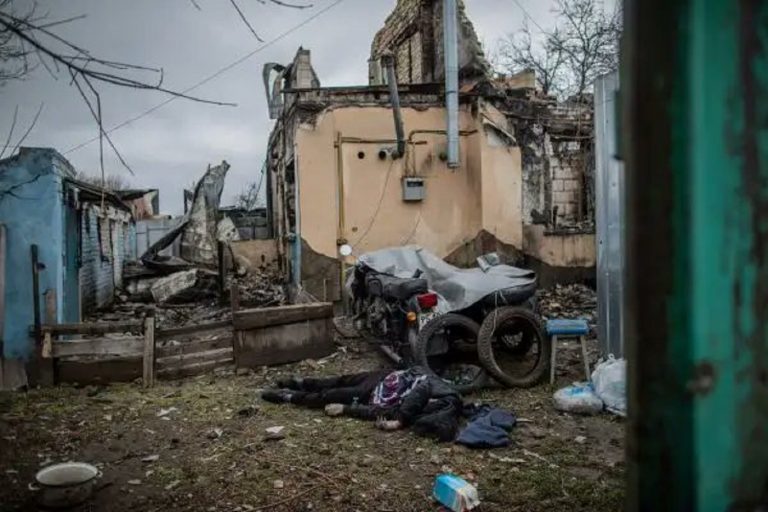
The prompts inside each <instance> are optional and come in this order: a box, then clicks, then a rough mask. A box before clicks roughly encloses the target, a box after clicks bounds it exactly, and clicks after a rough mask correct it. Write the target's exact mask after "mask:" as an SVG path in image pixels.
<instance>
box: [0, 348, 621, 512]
mask: <svg viewBox="0 0 768 512" xmlns="http://www.w3.org/2000/svg"><path fill="white" fill-rule="evenodd" d="M351 348H353V347H351ZM381 364H382V361H381V360H380V359H378V358H377V357H376V356H375V355H374V354H371V353H368V352H366V351H362V352H360V353H357V352H355V351H353V350H350V351H349V352H348V353H346V354H342V353H339V355H338V356H337V357H335V358H333V359H332V360H330V361H329V362H327V363H326V364H323V365H312V366H310V365H309V364H299V365H292V366H286V367H280V368H274V369H269V370H264V371H257V372H256V373H253V374H251V375H247V376H234V375H232V374H228V375H211V376H204V377H201V378H197V379H194V380H187V381H181V382H170V383H161V384H160V385H158V386H157V387H155V388H154V389H151V390H144V389H142V388H141V387H139V386H136V385H113V386H110V387H107V388H103V389H98V388H92V387H89V388H83V389H77V388H74V387H62V388H55V389H48V390H34V391H30V392H28V393H26V394H24V393H20V394H10V393H5V394H2V395H0V482H2V485H0V503H2V504H3V506H2V510H30V509H33V504H34V495H33V493H32V492H31V491H29V490H28V488H27V484H28V483H29V482H31V481H32V479H33V478H34V473H35V472H36V471H37V470H38V469H39V468H40V467H42V466H44V465H46V464H49V463H52V462H61V461H67V460H78V461H85V462H90V463H93V464H96V465H98V466H99V467H100V468H101V469H102V471H103V472H104V477H103V479H102V481H101V488H100V490H98V491H97V492H96V493H95V496H94V499H93V501H92V503H90V504H88V505H86V506H84V507H83V508H82V509H81V510H89V511H90V510H104V511H118V510H142V511H161V510H162V511H166V510H169V511H181V510H195V511H198V510H199V511H211V512H214V511H243V512H244V511H256V510H269V511H278V512H279V511H294V510H316V511H334V512H339V511H354V510H359V511H369V510H377V511H393V512H401V511H419V512H423V511H425V510H438V509H439V507H438V506H437V505H436V504H434V502H433V501H432V500H431V498H430V494H431V486H432V483H433V480H434V477H435V476H436V475H438V474H440V473H441V472H446V471H450V472H454V473H456V474H458V475H461V476H462V477H464V478H466V479H467V480H469V481H471V482H473V483H474V484H475V485H476V486H477V487H478V489H479V492H480V496H481V499H482V503H483V504H482V508H481V509H480V510H483V511H499V512H501V511H505V512H506V511H514V510H521V511H547V512H550V511H552V510H558V511H560V510H575V511H580V510H583V511H588V510H589V511H609V510H610V511H613V510H620V509H621V508H622V504H623V503H622V502H623V494H624V490H623V430H624V426H623V423H622V422H621V421H618V420H616V419H615V418H613V417H611V416H607V415H605V416H599V417H574V416H568V415H563V414H559V413H557V412H555V411H554V410H553V409H552V406H551V394H552V389H550V388H549V386H540V387H538V388H535V389H530V390H502V389H499V390H490V391H485V392H483V393H482V394H480V395H479V396H477V397H472V398H471V399H473V400H482V401H486V402H492V403H495V404H497V405H499V406H502V407H506V408H509V409H511V410H513V411H514V412H515V413H516V414H517V415H518V417H519V418H522V419H523V420H524V421H523V422H522V423H521V424H520V425H519V426H518V427H517V428H516V429H515V430H514V431H513V433H512V440H513V443H512V445H511V446H510V447H508V448H504V449H498V450H478V451H473V450H469V449H466V448H464V447H461V446H457V445H450V444H436V443H434V442H433V441H431V440H429V439H423V438H419V437H416V436H414V435H412V434H410V433H408V432H394V433H385V432H381V431H378V430H376V429H375V428H374V427H373V425H371V424H370V423H365V422H361V421H357V420H352V419H348V418H341V419H337V418H328V417H325V416H324V415H323V414H322V413H321V412H319V411H310V410H304V409H299V408H295V407H291V406H277V405H272V404H268V403H264V402H261V401H260V400H258V398H257V396H258V395H257V393H258V390H259V389H260V388H263V387H265V386H267V385H269V383H271V382H273V381H274V380H275V379H277V378H279V377H280V376H284V375H288V374H292V373H303V374H307V373H316V374H334V373H343V372H354V371H360V370H363V369H369V368H374V367H377V366H379V365H381ZM575 371H576V372H577V371H578V365H576V366H575ZM575 376H577V375H574V376H571V375H566V376H564V379H562V381H561V384H565V383H567V382H569V381H570V380H571V379H570V377H575ZM254 405H255V406H257V407H258V408H259V410H258V411H257V412H256V413H255V414H249V409H248V408H249V407H250V406H254ZM170 408H175V410H173V411H172V412H169V413H167V414H166V415H165V416H163V417H159V416H158V413H160V412H161V410H164V409H170ZM241 410H242V414H241V413H240V411H241ZM277 425H282V426H284V427H285V433H286V437H285V439H284V440H281V441H265V440H264V430H265V428H267V427H270V426H277ZM219 434H220V435H219ZM577 438H578V439H579V441H583V442H577V441H576V439H577ZM150 455H158V456H159V458H158V460H157V461H155V462H142V459H143V458H145V457H147V456H150ZM137 480H138V481H140V483H139V484H138V485H136V481H137ZM129 481H132V483H131V484H129V483H128V482H129Z"/></svg>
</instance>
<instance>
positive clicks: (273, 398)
mask: <svg viewBox="0 0 768 512" xmlns="http://www.w3.org/2000/svg"><path fill="white" fill-rule="evenodd" d="M291 396H293V393H291V392H290V390H288V389H267V390H266V391H263V392H262V393H261V399H262V400H266V401H267V402H272V403H273V404H285V403H290V401H291Z"/></svg>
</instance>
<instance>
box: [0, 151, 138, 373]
mask: <svg viewBox="0 0 768 512" xmlns="http://www.w3.org/2000/svg"><path fill="white" fill-rule="evenodd" d="M76 176H77V173H76V171H75V169H74V168H73V167H72V166H71V165H70V163H69V162H68V161H67V160H66V159H65V158H64V157H63V156H61V155H60V154H59V153H58V152H57V151H55V150H53V149H48V148H20V150H19V152H18V153H17V154H16V155H15V156H12V157H10V158H6V159H4V160H1V161H0V219H2V224H0V277H2V279H0V319H1V320H2V347H3V351H2V356H3V358H5V370H6V372H9V371H11V370H9V368H11V367H12V366H13V364H18V365H21V364H22V363H21V361H22V360H25V359H27V358H28V357H29V356H30V350H31V345H30V343H29V327H30V325H34V323H35V315H36V314H39V315H40V316H41V317H43V316H44V317H43V318H39V319H38V320H45V321H48V322H54V323H55V322H58V323H71V322H79V321H80V319H81V318H82V317H83V315H86V314H88V313H90V312H92V311H94V310H95V309H97V308H100V307H103V306H106V305H108V304H109V303H110V302H111V301H112V300H113V297H114V292H115V289H117V288H119V287H120V286H122V270H123V266H124V264H125V262H126V261H127V260H128V259H131V258H134V257H135V254H134V253H133V248H134V247H135V241H134V237H135V222H134V219H133V216H132V214H131V208H130V207H129V206H128V205H126V204H125V203H124V202H123V201H122V200H121V199H120V197H118V196H117V195H116V194H115V193H113V192H111V191H108V190H105V189H102V188H100V187H97V186H94V185H91V184H89V183H84V182H83V181H80V180H78V179H76ZM33 262H36V265H35V264H33ZM33 269H34V271H33ZM34 293H37V294H38V296H37V297H35V296H34ZM33 305H35V306H36V307H34V308H33ZM36 312H37V313H36ZM51 315H52V316H53V318H50V316H51ZM20 368H21V366H20Z"/></svg>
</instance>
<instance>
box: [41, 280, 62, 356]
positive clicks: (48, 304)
mask: <svg viewBox="0 0 768 512" xmlns="http://www.w3.org/2000/svg"><path fill="white" fill-rule="evenodd" d="M45 321H46V322H47V323H49V324H55V323H56V322H58V316H57V315H56V290H46V292H45ZM42 334H43V347H42V353H41V355H42V357H43V359H50V358H51V351H52V344H53V336H52V335H51V332H50V331H45V332H43V333H42Z"/></svg>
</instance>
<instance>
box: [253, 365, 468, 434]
mask: <svg viewBox="0 0 768 512" xmlns="http://www.w3.org/2000/svg"><path fill="white" fill-rule="evenodd" d="M277 387H278V389H270V390H266V391H264V392H263V393H262V398H263V399H264V400H267V401H268V402H273V403H291V404H296V405H299V406H304V407H309V408H313V409H322V408H325V411H326V413H327V414H329V415H331V416H341V415H344V416H351V417H355V418H360V419H365V420H371V421H376V425H377V426H378V427H379V428H382V429H384V430H396V429H399V428H411V429H412V430H413V431H414V432H416V433H417V434H419V435H424V436H433V437H436V438H437V439H438V440H440V441H452V440H453V439H454V437H455V435H456V431H457V430H458V427H459V418H460V416H461V414H462V401H461V396H460V395H459V394H458V393H457V392H456V391H455V390H454V389H453V388H452V387H451V386H450V385H448V384H447V383H445V382H444V381H443V380H441V379H439V378H437V377H435V376H433V375H429V374H427V373H426V372H424V371H423V369H421V368H419V367H413V368H410V369H408V370H399V371H391V370H376V371H372V372H364V373H356V374H351V375H340V376H336V377H326V378H311V377H307V378H301V377H291V378H290V379H285V380H280V381H278V382H277Z"/></svg>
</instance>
